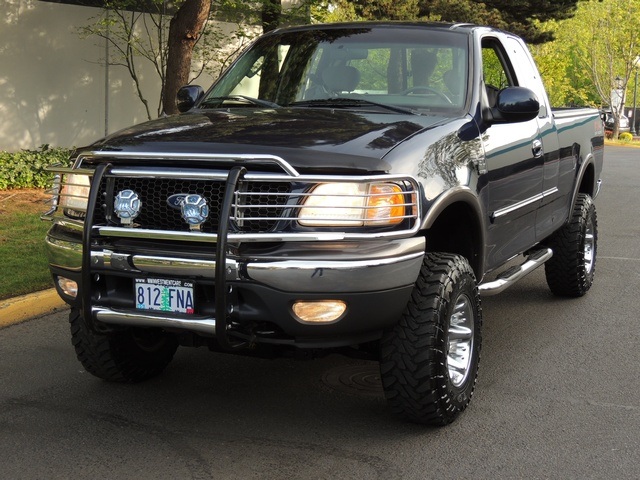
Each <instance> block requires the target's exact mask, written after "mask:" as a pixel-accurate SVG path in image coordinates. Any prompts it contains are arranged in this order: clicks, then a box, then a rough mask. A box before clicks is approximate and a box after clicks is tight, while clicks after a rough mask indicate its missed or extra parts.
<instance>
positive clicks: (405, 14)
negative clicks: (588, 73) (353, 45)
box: [320, 0, 578, 44]
mask: <svg viewBox="0 0 640 480" xmlns="http://www.w3.org/2000/svg"><path fill="white" fill-rule="evenodd" d="M332 3H333V5H335V7H336V8H335V10H333V11H331V10H330V9H329V8H327V9H326V12H327V15H326V17H325V18H326V19H327V20H331V21H335V20H417V19H427V20H435V21H445V22H469V23H476V24H480V25H491V26H493V27H497V28H502V29H505V30H508V31H511V32H513V33H516V34H518V35H520V36H522V37H523V38H524V39H525V40H527V41H528V42H529V43H534V44H535V43H544V42H547V41H550V40H552V39H553V33H554V32H553V31H551V30H546V29H541V28H540V26H541V25H542V23H541V22H546V21H548V20H552V19H558V20H560V19H565V18H570V17H571V16H572V15H573V14H574V12H575V10H576V4H577V3H578V0H515V1H514V0H483V1H482V2H480V1H476V0H457V1H455V2H452V1H450V0H407V1H402V2H398V1H394V0H337V1H336V2H332ZM320 5H322V4H320Z"/></svg>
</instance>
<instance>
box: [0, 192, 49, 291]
mask: <svg viewBox="0 0 640 480" xmlns="http://www.w3.org/2000/svg"><path fill="white" fill-rule="evenodd" d="M47 199H48V195H46V194H45V193H44V191H43V190H38V189H25V190H1V191H0V266H1V267H2V275H1V276H0V299H5V298H10V297H14V296H17V295H22V294H24V293H30V292H35V291H38V290H43V289H45V288H48V287H51V286H52V281H51V276H50V274H49V269H48V263H47V259H46V256H45V251H44V236H45V233H46V232H47V230H48V228H49V227H50V226H51V224H50V223H48V222H43V221H42V220H40V215H41V214H42V212H44V211H46V210H47V205H45V203H44V202H45V200H47Z"/></svg>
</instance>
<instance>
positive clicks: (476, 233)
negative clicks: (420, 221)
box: [427, 202, 484, 279]
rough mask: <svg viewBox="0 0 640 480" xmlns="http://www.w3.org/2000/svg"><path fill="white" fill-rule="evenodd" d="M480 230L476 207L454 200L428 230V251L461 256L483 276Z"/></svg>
mask: <svg viewBox="0 0 640 480" xmlns="http://www.w3.org/2000/svg"><path fill="white" fill-rule="evenodd" d="M480 232H481V228H480V223H479V220H478V218H477V216H476V215H475V214H474V210H473V209H472V208H471V207H470V206H469V205H468V204H466V203H462V202H459V203H454V204H452V205H449V206H448V207H447V208H446V209H445V210H444V211H443V212H442V213H440V215H439V216H438V218H437V219H436V220H435V222H433V224H432V226H431V228H429V230H428V231H427V252H444V253H455V254H458V255H462V256H463V257H465V258H466V259H467V260H468V261H469V264H470V265H471V268H473V271H474V273H475V274H476V278H478V279H480V278H482V258H483V255H482V251H483V245H484V240H483V239H482V236H481V233H480Z"/></svg>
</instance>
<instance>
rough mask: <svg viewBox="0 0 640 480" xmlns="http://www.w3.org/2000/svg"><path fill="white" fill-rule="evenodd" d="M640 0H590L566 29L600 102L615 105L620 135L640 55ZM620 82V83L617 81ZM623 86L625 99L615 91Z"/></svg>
mask: <svg viewBox="0 0 640 480" xmlns="http://www.w3.org/2000/svg"><path fill="white" fill-rule="evenodd" d="M639 16H640V0H605V1H598V0H588V1H584V2H581V3H580V6H579V9H578V12H577V14H576V17H575V18H574V19H572V20H570V21H568V22H567V23H565V24H564V25H563V26H562V28H563V29H564V30H565V31H570V32H571V33H570V35H569V39H570V42H568V48H569V49H570V50H571V51H573V52H574V55H575V57H576V60H577V62H578V63H579V66H580V67H581V68H582V69H583V71H584V72H586V74H587V75H588V77H589V79H590V81H591V83H592V84H593V88H594V90H595V92H596V93H597V95H598V97H599V101H600V102H601V103H602V104H603V105H606V106H607V107H608V108H611V112H612V116H613V118H614V130H613V136H614V138H617V136H618V131H619V130H618V129H619V125H620V116H621V115H622V113H623V111H624V103H625V102H624V101H625V96H626V95H625V92H626V90H627V85H628V84H629V79H630V78H631V76H632V74H633V72H634V68H635V66H636V61H637V58H638V56H640V29H638V25H637V21H636V19H637V18H639ZM618 82H619V83H620V85H619V86H618V85H616V84H617V83H618ZM618 87H620V90H621V91H622V98H620V101H618V102H616V101H615V95H612V93H613V92H614V91H615V90H616V89H617V88H618Z"/></svg>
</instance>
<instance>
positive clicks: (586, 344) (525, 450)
mask: <svg viewBox="0 0 640 480" xmlns="http://www.w3.org/2000/svg"><path fill="white" fill-rule="evenodd" d="M605 161H606V165H605V171H604V173H603V180H604V184H603V190H602V193H601V194H600V196H599V197H598V198H597V199H596V206H597V210H598V226H599V243H598V259H597V265H596V278H595V283H594V285H593V287H592V289H591V290H590V291H589V292H588V294H587V295H586V296H585V297H582V298H579V299H569V300H567V299H561V298H557V297H554V296H553V295H551V294H550V293H549V290H548V288H547V286H546V282H545V279H544V272H543V271H542V270H537V271H535V272H533V273H532V274H530V275H529V276H527V277H526V278H525V279H523V280H522V281H521V282H519V283H517V284H516V285H514V286H513V287H512V288H510V289H508V290H506V291H505V292H504V293H502V294H500V295H498V296H495V297H488V298H485V299H483V311H484V319H485V325H484V331H483V337H484V338H483V351H482V359H481V363H480V373H479V378H478V386H477V389H476V394H475V396H474V398H473V400H472V402H471V405H470V406H469V408H468V409H467V411H466V412H464V413H463V414H462V415H461V417H460V418H459V419H458V420H457V421H456V422H455V423H454V424H452V425H450V426H448V427H445V428H439V429H433V428H425V427H421V426H417V425H412V424H409V423H405V422H402V421H400V420H397V419H396V418H395V417H394V416H393V415H391V413H390V412H389V411H388V409H387V407H386V404H385V401H384V397H383V395H382V393H381V389H380V384H379V379H378V377H377V374H376V364H375V363H373V362H364V361H355V360H352V359H346V358H343V357H339V356H330V357H326V358H323V359H319V360H314V361H294V360H286V359H285V360H283V359H281V360H261V359H253V358H246V357H236V356H232V355H223V354H215V353H210V352H208V351H206V350H205V349H202V348H201V349H193V348H181V349H179V350H178V353H177V354H176V357H175V359H174V361H173V362H172V363H171V365H169V367H168V368H167V370H166V372H165V373H164V374H163V375H162V376H160V377H159V378H156V379H153V380H151V381H148V382H144V383H141V384H136V385H120V384H110V383H107V382H103V381H100V380H98V379H96V378H94V377H92V376H91V375H89V374H87V373H86V372H84V370H83V369H82V367H81V365H80V364H79V363H78V362H77V361H76V359H75V354H74V352H73V348H72V346H71V344H70V340H69V332H68V324H67V321H66V311H64V310H63V311H59V312H56V313H54V314H51V315H45V316H42V317H40V318H37V319H34V320H31V321H27V322H23V323H20V324H16V325H12V326H9V327H6V328H2V329H0V478H10V479H21V478H24V479H32V478H47V479H49V478H61V479H67V478H75V479H83V478H113V479H119V478H141V479H145V478H153V479H164V478H167V479H178V478H179V479H188V478H198V479H200V478H202V479H205V478H207V479H209V478H215V479H218V478H219V479H251V478H253V479H280V478H291V479H375V478H379V479H385V480H386V479H430V478H434V479H435V478H437V479H448V478H452V479H453V478H480V479H484V478H486V479H493V478H527V479H530V478H554V479H555V478H557V479H610V478H616V479H637V478H639V476H640V474H639V472H640V456H639V455H638V452H639V451H640V400H639V398H638V397H639V395H638V392H639V390H640V388H639V387H640V381H639V380H638V372H639V359H640V354H639V348H638V346H639V345H640V322H638V318H639V315H638V311H639V309H640V295H639V292H640V242H638V238H640V209H639V208H638V200H639V196H638V185H640V149H630V148H616V147H607V148H606V150H605Z"/></svg>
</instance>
